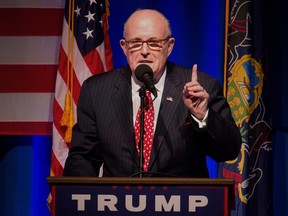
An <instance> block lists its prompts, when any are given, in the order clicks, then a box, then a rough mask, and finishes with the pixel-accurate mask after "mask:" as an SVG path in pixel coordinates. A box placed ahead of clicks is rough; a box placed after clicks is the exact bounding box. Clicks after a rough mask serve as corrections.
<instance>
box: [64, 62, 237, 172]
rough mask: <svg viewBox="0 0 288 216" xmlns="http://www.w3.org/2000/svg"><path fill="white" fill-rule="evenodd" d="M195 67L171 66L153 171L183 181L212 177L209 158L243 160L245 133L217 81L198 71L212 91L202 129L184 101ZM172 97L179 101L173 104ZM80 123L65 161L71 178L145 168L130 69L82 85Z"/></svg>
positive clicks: (204, 86)
mask: <svg viewBox="0 0 288 216" xmlns="http://www.w3.org/2000/svg"><path fill="white" fill-rule="evenodd" d="M190 80H191V69H190V68H184V67H181V66H179V65H176V64H174V63H172V62H167V75H166V80H165V85H164V90H163V96H162V101H161V106H160V110H159V116H158V119H157V125H156V130H155V135H154V142H153V147H152V152H151V158H150V163H149V168H148V171H151V172H160V173H165V174H167V175H173V176H175V175H176V176H182V177H208V170H207V166H206V156H207V155H209V156H210V157H212V158H213V159H214V160H216V161H224V160H231V159H234V158H236V157H237V155H238V152H239V149H240V145H241V136H240V132H239V130H238V128H237V126H236V125H235V122H234V120H233V118H232V116H231V111H230V108H229V106H228V104H227V102H226V99H225V98H224V97H223V95H222V90H221V87H220V85H219V83H218V82H217V81H216V79H214V78H213V77H211V76H209V75H208V74H205V73H203V72H198V82H199V83H200V84H201V85H202V86H203V88H205V90H206V91H207V92H208V93H209V95H210V96H209V115H208V125H207V127H206V128H205V129H199V128H198V125H197V123H196V122H194V120H193V118H191V115H190V114H189V112H188V109H187V108H186V106H185V105H184V103H183V100H182V91H183V86H184V84H185V83H187V82H189V81H190ZM168 97H171V98H173V101H172V102H171V101H169V100H167V98H168ZM77 118H78V119H77V124H76V125H75V126H74V128H73V137H72V143H71V147H70V151H69V156H68V158H67V160H66V163H65V168H64V175H65V176H98V173H99V167H100V166H101V165H102V164H103V163H104V167H103V176H130V175H132V174H133V173H135V172H137V171H138V170H139V159H138V155H137V150H136V144H135V138H134V128H133V117H132V96H131V70H130V68H129V66H125V67H122V68H119V69H117V70H114V71H111V72H107V73H103V74H100V75H96V76H92V77H90V78H88V79H87V80H86V81H85V82H84V83H83V86H82V89H81V93H80V97H79V102H78V109H77Z"/></svg>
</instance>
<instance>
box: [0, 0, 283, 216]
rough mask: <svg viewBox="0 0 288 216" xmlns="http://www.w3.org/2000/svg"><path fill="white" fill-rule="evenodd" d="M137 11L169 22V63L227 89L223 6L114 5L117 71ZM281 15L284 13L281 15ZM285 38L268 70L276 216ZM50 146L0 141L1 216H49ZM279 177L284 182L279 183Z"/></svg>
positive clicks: (215, 2)
mask: <svg viewBox="0 0 288 216" xmlns="http://www.w3.org/2000/svg"><path fill="white" fill-rule="evenodd" d="M273 2H274V1H273ZM276 2H277V1H275V5H278V6H279V5H280V3H279V2H280V0H278V4H276ZM283 4H284V3H283ZM286 4H287V3H286ZM278 6H275V8H274V9H275V10H276V11H274V16H271V19H270V22H271V23H268V24H269V25H271V26H273V28H274V30H275V31H274V32H276V33H279V32H281V31H283V25H284V26H285V25H286V24H287V23H288V22H287V17H288V16H287V15H285V13H284V11H283V10H284V9H281V8H282V7H281V5H280V6H279V7H278ZM137 8H154V9H158V10H159V11H161V12H162V13H164V14H165V15H166V16H167V17H168V19H169V20H170V22H171V26H172V32H173V37H175V38H176V44H175V47H174V51H173V53H172V55H171V56H170V58H169V59H170V60H172V61H174V62H176V63H179V64H182V65H185V66H189V67H191V66H192V65H193V64H195V63H197V64H198V68H199V70H202V71H205V72H206V73H209V74H211V75H212V76H214V77H215V78H217V79H218V80H219V81H220V82H221V83H223V70H224V69H223V62H224V59H223V56H224V51H223V48H224V16H225V0H193V1H191V0H181V1H173V0H165V1H163V0H162V1H160V0H126V1H119V0H110V11H111V16H110V17H109V24H110V29H109V35H110V40H111V45H112V51H113V61H114V65H115V67H119V66H122V65H124V64H126V59H125V56H124V55H123V53H122V50H121V49H120V46H119V40H120V39H121V38H122V31H123V23H124V21H125V20H126V19H127V17H128V16H129V15H130V14H131V13H132V12H133V11H134V10H136V9H137ZM284 8H287V7H284ZM278 10H280V11H281V13H279V14H278V13H277V11H278ZM282 12H283V13H282ZM278 19H279V20H281V22H280V23H279V22H278V23H279V25H277V26H274V23H273V20H274V21H278ZM285 23H286V24H285ZM281 24H283V25H281ZM273 28H272V29H273ZM284 31H285V30H284ZM286 31H287V30H286ZM284 36H285V37H284ZM284 36H283V37H281V38H280V39H279V38H276V39H275V36H273V35H271V43H270V46H269V47H270V48H271V50H272V52H274V53H279V55H281V56H279V55H272V56H273V57H274V58H272V60H271V64H270V67H271V68H273V69H274V68H275V69H277V70H276V71H275V70H273V71H272V72H271V73H272V74H270V76H271V83H270V84H271V86H272V87H273V86H277V91H276V88H272V89H273V91H272V93H273V94H272V93H271V95H273V96H274V95H275V98H273V99H274V100H275V103H274V104H275V110H276V112H277V115H274V117H275V122H274V126H275V133H274V134H275V136H274V139H275V140H274V141H275V143H274V147H275V148H274V149H275V151H274V156H275V158H277V160H275V163H274V164H275V169H274V173H275V175H274V180H275V190H274V192H275V195H276V196H275V201H276V202H275V209H276V210H275V212H277V214H275V215H285V213H286V215H287V209H286V207H285V205H286V206H287V200H286V194H287V192H286V186H285V185H286V184H287V177H286V174H283V173H285V171H287V168H286V167H287V165H288V164H287V160H286V156H287V155H288V150H287V148H286V144H288V135H287V133H288V129H287V122H288V121H284V120H283V119H285V118H286V119H287V115H286V114H284V113H285V112H284V110H287V108H288V106H287V102H286V99H285V100H284V98H286V96H287V92H288V91H287V87H285V86H286V83H285V82H286V81H287V79H286V78H287V71H285V67H286V65H284V64H282V63H279V59H280V60H282V61H281V62H285V61H287V59H288V58H287V53H286V52H285V51H286V50H287V48H288V47H287V42H285V38H286V39H287V38H288V36H287V32H285V34H284ZM277 40H278V41H277ZM279 40H280V41H281V42H282V43H281V48H282V49H280V48H279V46H278V49H276V48H275V47H274V43H275V41H277V42H278V43H279ZM285 48H286V49H285ZM285 59H286V60H285ZM274 66H275V67H274ZM283 74H286V75H283ZM273 77H274V78H273ZM283 78H284V79H283ZM279 102H280V104H279ZM276 112H274V113H276ZM51 142H52V138H51V136H0V160H1V163H0V173H1V178H0V185H1V187H0V194H1V196H0V215H3V216H6V215H9V216H14V215H15V216H19V215H21V216H28V215H33V216H34V215H35V216H38V215H41V216H46V215H47V216H48V215H50V213H49V212H48V210H47V207H46V202H45V201H46V198H47V195H48V193H49V188H48V185H47V184H46V177H47V176H48V175H49V168H50V153H51ZM208 163H209V167H210V174H211V176H212V177H213V176H214V174H215V173H216V171H217V170H216V167H215V163H214V162H213V161H211V160H208ZM280 175H281V176H282V177H281V178H278V176H280ZM283 187H284V190H283ZM280 213H281V214H280ZM283 213H284V214H283Z"/></svg>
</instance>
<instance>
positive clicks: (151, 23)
mask: <svg viewBox="0 0 288 216" xmlns="http://www.w3.org/2000/svg"><path fill="white" fill-rule="evenodd" d="M168 36H169V32H168V26H167V22H166V21H165V20H164V19H163V17H162V16H161V15H160V14H158V13H156V12H155V11H149V10H148V11H146V10H144V11H138V12H136V13H135V14H133V15H132V16H131V17H130V19H129V20H128V22H127V23H126V31H125V40H121V41H120V45H121V47H122V49H123V52H124V54H125V55H126V57H127V61H128V64H129V65H130V68H131V70H132V72H134V71H135V69H136V67H137V66H138V65H140V64H147V65H149V66H150V67H151V68H152V70H153V72H154V78H156V77H157V76H158V75H159V74H161V73H162V72H163V70H164V67H165V63H166V60H167V58H168V56H169V55H170V53H171V52H172V49H173V45H174V38H168ZM166 38H167V40H163V41H158V40H160V39H166ZM127 41H132V43H127ZM134 41H136V42H137V41H138V42H140V44H141V41H150V42H152V43H151V44H152V45H153V41H156V42H157V41H158V44H160V46H161V48H156V49H154V48H153V46H150V48H149V46H148V44H147V43H143V44H142V47H141V48H140V49H136V50H134V49H133V48H131V46H132V45H133V42H134ZM150 42H149V43H150Z"/></svg>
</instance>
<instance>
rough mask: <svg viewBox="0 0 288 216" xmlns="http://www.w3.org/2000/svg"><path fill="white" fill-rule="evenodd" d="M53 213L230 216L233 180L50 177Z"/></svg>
mask: <svg viewBox="0 0 288 216" xmlns="http://www.w3.org/2000/svg"><path fill="white" fill-rule="evenodd" d="M47 182H48V183H49V185H50V187H51V192H52V196H53V202H52V215H53V216H70V215H71V216H72V215H73V216H74V215H77V216H82V215H83V216H84V215H85V216H96V215H97V216H98V215H101V216H102V215H103V216H114V215H115V216H129V215H133V216H135V215H137V216H160V215H161V216H166V215H167V216H186V215H187V216H188V215H193V216H198V215H201V216H203V215H204V216H210V215H213V216H229V215H230V211H231V209H233V208H234V202H235V201H234V182H233V180H231V179H206V178H203V179H198V178H92V177H48V178H47Z"/></svg>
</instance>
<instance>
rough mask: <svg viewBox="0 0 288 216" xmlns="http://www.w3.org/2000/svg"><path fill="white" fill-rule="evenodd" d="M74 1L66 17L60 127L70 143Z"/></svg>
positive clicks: (72, 114) (72, 116) (72, 121)
mask: <svg viewBox="0 0 288 216" xmlns="http://www.w3.org/2000/svg"><path fill="white" fill-rule="evenodd" d="M73 32H74V0H70V1H69V15H68V40H67V41H68V53H67V57H68V59H67V80H66V85H67V89H66V94H65V104H64V111H63V115H62V118H61V120H60V125H61V126H63V127H67V128H66V131H65V136H64V141H65V142H66V143H70V142H71V139H72V127H73V126H74V110H73V97H72V95H73V68H74V39H73V38H74V35H73Z"/></svg>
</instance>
